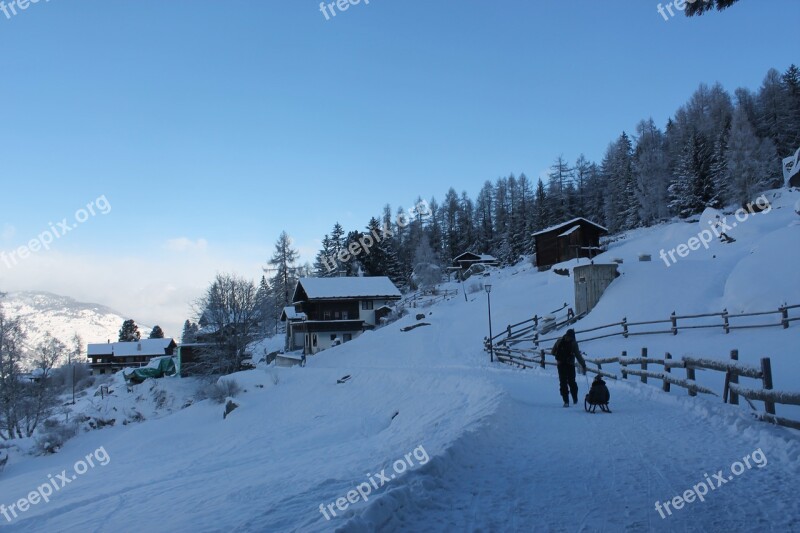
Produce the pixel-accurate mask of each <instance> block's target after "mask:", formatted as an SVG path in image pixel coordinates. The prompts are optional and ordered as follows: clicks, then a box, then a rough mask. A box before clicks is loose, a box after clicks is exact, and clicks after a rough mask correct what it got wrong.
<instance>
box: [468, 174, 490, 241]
mask: <svg viewBox="0 0 800 533" xmlns="http://www.w3.org/2000/svg"><path fill="white" fill-rule="evenodd" d="M493 197H494V187H493V186H492V182H490V181H486V182H484V184H483V188H481V191H480V193H478V199H477V201H476V202H475V214H474V215H473V220H474V221H475V247H476V248H477V249H476V253H489V252H491V251H492V242H493V240H494V206H493Z"/></svg>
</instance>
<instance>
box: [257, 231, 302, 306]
mask: <svg viewBox="0 0 800 533" xmlns="http://www.w3.org/2000/svg"><path fill="white" fill-rule="evenodd" d="M299 257H300V254H299V253H298V252H297V250H295V249H294V248H292V240H291V238H290V237H289V235H288V234H287V233H286V232H285V231H283V232H281V235H280V237H278V241H277V242H276V243H275V252H274V253H273V254H272V258H271V259H270V260H269V264H270V266H271V267H272V268H270V269H265V271H270V272H274V274H273V276H272V278H271V280H270V287H271V288H272V292H273V294H274V296H275V305H276V308H278V307H279V308H283V307H286V306H287V305H289V304H290V303H292V302H291V301H292V295H293V293H294V288H295V285H297V264H296V263H297V259H298V258H299Z"/></svg>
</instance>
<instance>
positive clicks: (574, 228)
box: [559, 226, 580, 237]
mask: <svg viewBox="0 0 800 533" xmlns="http://www.w3.org/2000/svg"><path fill="white" fill-rule="evenodd" d="M578 229H580V226H572V227H571V228H569V229H568V230H567V231H565V232H564V233H562V234H560V235H559V237H566V236H567V235H571V234H573V233H575V232H576V231H577V230H578Z"/></svg>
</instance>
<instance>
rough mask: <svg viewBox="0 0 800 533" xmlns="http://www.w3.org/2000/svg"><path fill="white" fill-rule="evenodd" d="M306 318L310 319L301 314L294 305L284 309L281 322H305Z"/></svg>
mask: <svg viewBox="0 0 800 533" xmlns="http://www.w3.org/2000/svg"><path fill="white" fill-rule="evenodd" d="M306 318H308V317H307V316H306V314H305V313H299V312H298V311H297V309H295V308H294V306H293V305H290V306H287V307H284V308H283V312H282V313H281V320H282V321H284V322H285V321H287V320H305V319H306Z"/></svg>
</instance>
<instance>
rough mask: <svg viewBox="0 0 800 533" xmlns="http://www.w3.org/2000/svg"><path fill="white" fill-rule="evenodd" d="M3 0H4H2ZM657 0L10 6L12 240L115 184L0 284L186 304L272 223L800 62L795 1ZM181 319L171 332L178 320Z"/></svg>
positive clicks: (400, 198)
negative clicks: (678, 1) (706, 8)
mask: <svg viewBox="0 0 800 533" xmlns="http://www.w3.org/2000/svg"><path fill="white" fill-rule="evenodd" d="M6 3H8V2H6ZM656 6H657V2H651V1H650V0H618V1H615V2H613V3H611V2H595V1H590V0H575V1H570V2H552V1H551V2H544V1H531V0H498V1H497V2H492V3H489V2H474V1H473V2H459V1H455V0H437V1H430V0H428V1H423V0H403V1H401V0H371V1H370V3H369V5H366V4H364V3H363V2H362V3H361V4H359V5H355V6H352V7H350V8H349V9H348V11H346V12H340V13H339V14H338V15H337V16H336V17H335V18H332V19H331V20H326V19H325V17H324V16H323V15H322V13H321V12H320V10H319V2H318V1H310V0H308V1H307V0H289V1H283V2H278V1H273V0H265V1H256V0H250V1H239V0H233V1H226V2H219V1H215V2H210V1H205V0H191V1H189V0H175V1H170V2H163V1H162V2H156V1H152V0H142V1H138V2H121V1H109V0H106V1H102V2H101V1H97V0H96V1H89V0H86V1H84V0H77V1H70V2H68V1H66V0H50V1H49V2H45V1H44V0H42V1H40V2H39V3H37V4H31V5H30V6H29V7H28V8H27V9H26V10H25V11H20V12H19V13H18V14H17V15H16V16H12V17H11V19H7V18H6V17H5V16H4V15H3V14H2V12H0V81H2V84H3V87H4V91H3V98H2V101H0V184H1V185H2V189H1V190H2V193H0V199H1V200H0V201H2V211H0V249H2V250H5V251H6V252H9V251H11V250H14V249H15V248H16V247H18V246H20V245H23V244H25V243H26V242H28V241H29V240H30V239H32V238H35V237H36V236H37V235H38V234H40V233H41V232H42V231H44V230H46V229H47V228H48V224H49V223H50V222H56V221H58V220H61V219H62V218H64V217H68V218H70V219H72V217H73V214H74V213H75V212H76V210H78V209H80V208H81V207H83V206H85V205H87V204H88V203H90V202H91V201H92V200H94V199H96V198H98V197H100V196H102V195H104V196H105V198H106V199H107V200H108V202H109V203H110V205H111V206H112V209H111V211H110V212H109V213H108V214H107V215H98V216H95V217H91V218H90V219H89V220H87V221H86V222H85V223H83V224H81V225H79V227H78V228H76V229H75V230H73V231H72V232H70V233H69V234H68V235H65V236H64V237H63V238H62V239H58V240H57V241H56V242H55V243H54V245H53V246H52V248H51V250H49V251H41V252H38V253H35V254H33V256H32V257H30V258H27V259H25V260H24V261H20V262H19V264H17V265H14V266H13V268H7V267H6V266H5V265H3V264H2V263H0V289H2V290H21V289H31V290H50V291H53V292H57V293H60V294H65V295H69V296H74V297H78V298H80V299H85V300H91V301H99V302H100V303H104V304H107V305H111V306H112V307H115V308H117V309H119V310H120V311H122V312H123V313H126V314H129V315H131V316H134V318H136V319H137V320H140V321H141V322H143V323H145V324H152V323H154V322H160V323H162V324H168V325H170V326H172V325H175V324H178V323H180V322H182V321H183V319H185V318H186V316H188V314H189V310H188V306H187V302H188V301H190V300H191V299H193V298H194V297H196V296H197V294H198V292H199V291H200V290H201V289H202V288H203V286H204V285H205V284H206V282H207V281H208V280H210V278H211V277H212V276H213V275H214V273H215V272H216V271H227V270H235V271H237V272H239V273H240V274H242V275H245V276H247V277H253V278H255V277H258V276H260V270H259V268H260V266H261V265H263V263H264V262H265V260H266V259H267V257H268V255H269V254H270V252H271V249H272V244H273V242H274V241H275V239H276V238H277V236H278V234H279V233H280V231H281V230H283V229H286V230H287V231H288V232H289V233H290V234H291V235H292V236H293V238H294V240H295V243H296V245H297V246H298V247H299V248H300V249H301V251H302V252H303V254H304V258H306V259H309V260H311V259H312V256H313V253H314V250H315V249H316V248H317V246H318V244H319V242H320V240H321V238H322V236H323V235H324V234H325V233H326V232H328V231H329V230H330V227H331V226H332V225H333V223H334V222H336V221H337V220H338V221H340V222H341V223H342V224H343V225H344V226H345V227H346V228H347V229H355V228H360V227H362V226H364V225H365V224H366V222H367V220H368V219H369V217H370V216H372V215H373V214H377V213H379V211H380V209H381V207H382V206H383V204H385V203H387V202H388V203H391V204H392V206H393V207H394V208H396V207H397V206H399V205H402V206H404V207H410V206H411V205H412V204H413V202H414V200H415V198H416V197H417V196H423V197H425V198H430V196H432V195H435V196H436V197H437V198H439V199H441V198H442V197H443V196H444V193H445V192H446V190H447V188H448V187H450V186H453V187H455V188H456V189H457V190H459V191H461V190H466V191H468V192H469V193H470V194H471V195H474V194H475V193H476V192H477V191H478V190H479V189H480V187H481V185H482V184H483V182H484V181H485V180H487V179H490V180H494V179H495V178H497V177H498V176H501V175H508V174H509V173H512V172H513V173H516V174H518V173H520V172H525V173H526V174H527V175H528V176H529V177H534V178H535V177H537V176H539V175H540V174H541V173H542V172H543V171H544V170H545V169H546V168H547V167H548V166H549V165H550V164H551V163H552V161H553V159H554V158H555V157H557V156H558V155H559V154H564V155H565V156H566V157H567V158H568V159H570V160H574V159H575V158H576V157H577V156H578V155H579V154H580V153H585V154H586V155H587V157H589V158H591V159H595V160H599V159H600V158H601V157H602V154H603V152H604V150H605V148H606V146H607V144H608V142H609V141H611V140H612V139H613V138H614V137H616V136H617V135H619V133H620V132H621V131H623V130H628V131H631V130H633V128H634V126H635V124H636V122H637V121H638V120H639V119H642V118H647V117H649V116H652V117H653V118H654V119H655V120H656V121H657V122H658V123H659V124H660V125H663V124H664V123H665V121H666V119H667V118H668V117H669V116H670V115H671V114H672V113H673V112H674V111H675V109H676V108H677V107H678V106H679V105H681V104H682V103H684V102H685V101H686V99H687V98H688V97H689V96H690V95H691V93H692V91H693V90H694V89H695V88H696V87H697V85H698V84H699V83H700V82H706V83H713V82H716V81H719V82H721V83H722V84H723V85H724V86H725V87H726V88H728V89H729V90H731V91H732V90H733V89H735V88H736V87H739V86H746V87H750V88H753V89H755V88H756V87H758V85H760V83H761V80H762V78H763V76H764V74H765V73H766V71H767V69H768V68H770V67H776V68H778V69H779V70H781V71H783V70H785V69H786V67H788V66H789V64H790V63H792V62H800V54H798V52H800V45H798V40H797V30H796V27H797V26H796V23H797V20H800V3H798V2H797V1H796V0H773V1H772V2H768V3H767V2H762V1H758V0H741V2H740V3H739V4H738V5H736V6H734V7H733V8H731V9H730V10H728V11H726V12H724V13H712V14H710V15H706V16H704V17H700V18H696V19H691V20H687V19H685V17H683V16H682V15H681V16H679V17H675V18H674V19H671V20H670V21H668V22H667V21H665V20H664V19H663V18H662V17H661V16H660V15H659V14H658V12H657V10H656ZM168 333H172V334H177V333H178V332H176V331H172V332H170V331H168Z"/></svg>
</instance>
